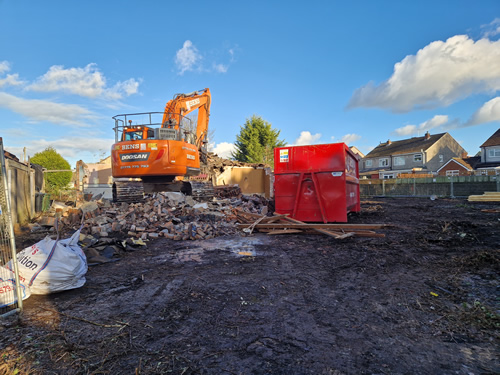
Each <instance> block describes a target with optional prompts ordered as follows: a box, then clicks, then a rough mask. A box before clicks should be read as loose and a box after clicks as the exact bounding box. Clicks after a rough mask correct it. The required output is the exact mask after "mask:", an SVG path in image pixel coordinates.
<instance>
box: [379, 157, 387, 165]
mask: <svg viewBox="0 0 500 375" xmlns="http://www.w3.org/2000/svg"><path fill="white" fill-rule="evenodd" d="M378 166H379V167H388V166H389V158H380V159H379V160H378Z"/></svg>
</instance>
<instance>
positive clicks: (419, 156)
mask: <svg viewBox="0 0 500 375" xmlns="http://www.w3.org/2000/svg"><path fill="white" fill-rule="evenodd" d="M413 161H422V154H415V155H413Z"/></svg>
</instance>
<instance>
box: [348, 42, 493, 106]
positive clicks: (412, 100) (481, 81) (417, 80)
mask: <svg viewBox="0 0 500 375" xmlns="http://www.w3.org/2000/svg"><path fill="white" fill-rule="evenodd" d="M499 61H500V40H499V41H490V40H489V39H480V40H478V41H476V42H474V41H473V40H471V39H469V37H467V36H466V35H457V36H454V37H451V38H449V39H448V40H446V42H443V41H435V42H432V43H430V44H429V45H427V46H425V47H424V48H422V49H421V50H419V51H418V52H417V54H416V55H409V56H406V57H405V58H404V59H403V60H402V61H401V62H399V63H397V64H395V66H394V72H393V74H392V76H391V77H390V78H389V79H388V80H386V81H384V82H382V83H381V84H380V85H378V86H377V85H375V84H374V83H373V82H370V83H368V84H367V85H365V86H363V87H361V88H359V89H357V90H356V91H355V92H354V94H353V96H352V98H351V100H350V102H349V105H348V107H349V108H356V107H378V108H385V109H389V110H391V111H393V112H408V111H411V110H413V109H421V108H434V107H437V106H440V105H449V104H451V103H453V102H456V101H457V100H460V99H463V98H465V97H467V96H469V95H472V94H476V93H491V92H495V91H497V90H500V64H499Z"/></svg>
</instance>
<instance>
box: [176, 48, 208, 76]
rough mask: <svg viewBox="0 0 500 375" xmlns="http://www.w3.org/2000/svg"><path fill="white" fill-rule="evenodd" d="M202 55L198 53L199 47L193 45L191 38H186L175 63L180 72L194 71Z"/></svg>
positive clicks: (181, 73)
mask: <svg viewBox="0 0 500 375" xmlns="http://www.w3.org/2000/svg"><path fill="white" fill-rule="evenodd" d="M201 59H202V57H201V55H200V54H199V53H198V49H197V48H196V47H195V46H194V45H193V43H192V42H191V41H190V40H186V41H185V42H184V45H183V46H182V48H181V49H180V50H178V51H177V53H176V54H175V64H176V65H177V69H178V70H179V74H180V75H183V74H184V72H187V71H193V70H194V69H195V68H196V67H197V65H198V64H199V62H200V61H201Z"/></svg>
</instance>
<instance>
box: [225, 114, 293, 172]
mask: <svg viewBox="0 0 500 375" xmlns="http://www.w3.org/2000/svg"><path fill="white" fill-rule="evenodd" d="M279 135H280V131H279V130H276V129H273V128H272V126H271V124H270V123H268V122H267V121H265V120H264V119H262V117H260V116H256V115H253V116H252V117H251V118H249V119H247V120H246V122H245V124H244V125H243V126H241V127H240V134H239V135H237V136H236V142H235V148H236V150H235V151H234V152H233V153H232V154H231V157H232V158H233V159H235V160H238V161H241V162H245V163H264V164H268V165H272V164H273V158H274V154H273V152H274V148H275V147H282V146H285V145H286V142H285V141H282V140H279V139H278V137H279Z"/></svg>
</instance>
